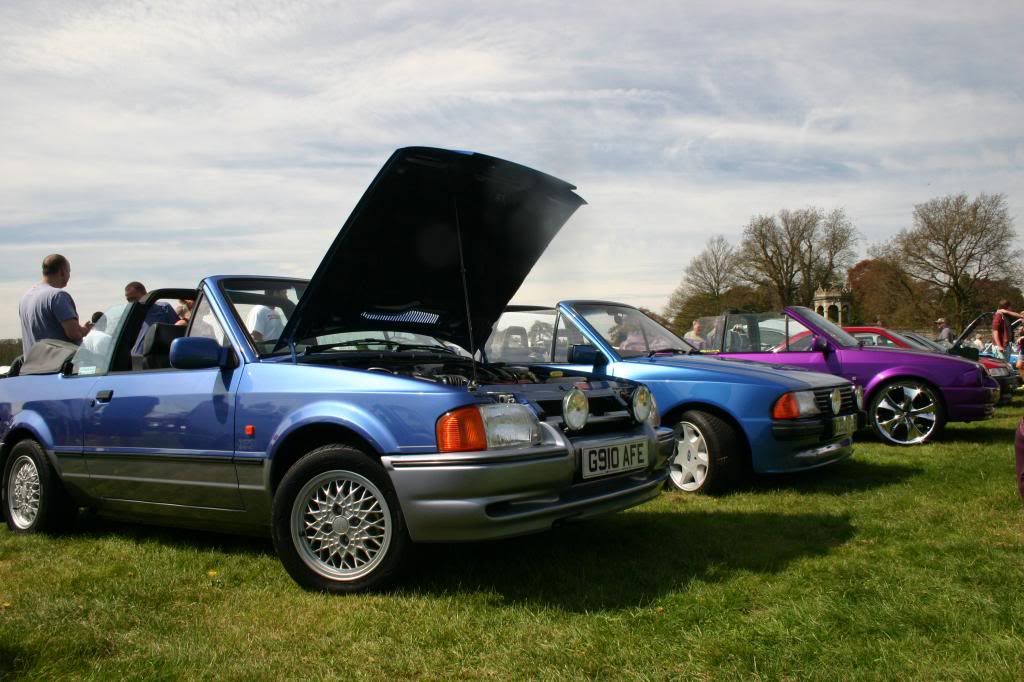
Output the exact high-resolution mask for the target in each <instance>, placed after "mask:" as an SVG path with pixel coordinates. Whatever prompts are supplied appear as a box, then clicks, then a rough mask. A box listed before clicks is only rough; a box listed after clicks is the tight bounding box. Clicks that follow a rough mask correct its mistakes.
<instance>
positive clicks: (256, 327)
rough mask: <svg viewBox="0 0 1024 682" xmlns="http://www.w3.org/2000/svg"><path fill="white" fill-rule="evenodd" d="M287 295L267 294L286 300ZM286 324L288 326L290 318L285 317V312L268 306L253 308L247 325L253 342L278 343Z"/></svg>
mask: <svg viewBox="0 0 1024 682" xmlns="http://www.w3.org/2000/svg"><path fill="white" fill-rule="evenodd" d="M285 293H286V292H284V291H267V294H268V295H269V296H271V297H274V298H284V297H285ZM286 324H288V318H286V317H285V316H284V312H283V311H282V310H281V309H280V308H278V307H277V306H273V307H271V306H266V305H257V306H253V308H252V310H250V311H249V318H248V319H247V320H246V323H245V325H246V326H247V327H248V328H249V333H250V334H252V340H253V341H255V342H256V343H259V342H260V341H276V340H277V339H279V338H281V334H282V333H283V332H284V326H285V325H286Z"/></svg>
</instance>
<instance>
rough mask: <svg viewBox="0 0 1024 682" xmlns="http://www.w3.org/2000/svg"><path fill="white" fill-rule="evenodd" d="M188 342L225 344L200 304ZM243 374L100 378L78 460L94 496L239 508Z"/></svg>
mask: <svg viewBox="0 0 1024 682" xmlns="http://www.w3.org/2000/svg"><path fill="white" fill-rule="evenodd" d="M188 335H190V336H211V337H213V338H216V339H217V340H218V342H219V343H221V344H222V345H225V346H226V347H229V346H230V344H231V341H230V339H229V337H228V336H227V335H226V334H225V333H224V325H223V321H222V320H220V319H219V318H218V315H217V313H216V311H215V310H214V309H213V308H212V307H211V306H210V304H209V301H208V299H206V298H201V299H200V300H199V301H198V302H197V304H196V306H195V311H194V313H193V315H192V324H191V326H190V327H189V330H188ZM154 364H157V363H154ZM160 364H164V363H160ZM241 371H242V370H241V366H239V367H237V368H209V369H190V370H178V369H173V368H168V369H142V370H133V371H123V372H111V373H108V374H106V375H105V376H102V377H100V378H98V379H97V381H96V383H95V384H94V386H93V391H94V393H93V395H92V397H91V402H90V404H89V405H88V406H87V408H86V417H85V420H84V442H85V447H84V455H85V459H86V463H87V466H88V469H89V476H90V478H91V479H92V489H93V491H94V494H95V495H97V496H99V497H102V498H105V499H109V500H125V501H133V502H148V503H158V504H168V505H183V506H188V507H203V508H210V509H241V508H242V504H241V497H240V494H239V490H238V478H237V476H236V474H235V468H234V463H233V455H234V428H235V425H234V421H235V391H236V387H237V384H238V382H239V379H240V376H241Z"/></svg>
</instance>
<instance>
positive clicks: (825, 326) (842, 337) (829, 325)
mask: <svg viewBox="0 0 1024 682" xmlns="http://www.w3.org/2000/svg"><path fill="white" fill-rule="evenodd" d="M792 309H793V311H794V312H796V313H797V314H798V315H800V317H802V318H804V319H805V320H807V321H808V322H809V323H811V324H812V325H814V326H815V327H817V328H818V329H820V330H821V331H822V332H824V333H825V334H826V335H828V337H829V338H830V339H832V341H834V342H835V343H837V344H839V345H840V346H845V347H847V348H854V347H856V346H859V345H860V344H859V343H858V341H857V339H855V338H853V337H852V336H850V334H849V333H847V332H846V331H844V330H843V328H842V327H840V326H838V325H836V324H834V323H833V322H829V321H828V320H826V319H825V318H824V317H822V316H821V315H819V314H818V313H816V312H814V311H813V310H811V309H810V308H805V307H804V306H794V307H793V308H792Z"/></svg>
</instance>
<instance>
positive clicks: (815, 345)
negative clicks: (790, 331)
mask: <svg viewBox="0 0 1024 682" xmlns="http://www.w3.org/2000/svg"><path fill="white" fill-rule="evenodd" d="M827 350H828V341H826V340H825V339H824V338H822V337H820V336H818V335H817V334H815V335H814V338H813V339H811V351H813V352H815V353H824V352H825V351H827Z"/></svg>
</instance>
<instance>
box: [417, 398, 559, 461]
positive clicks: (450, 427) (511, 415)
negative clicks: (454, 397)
mask: <svg viewBox="0 0 1024 682" xmlns="http://www.w3.org/2000/svg"><path fill="white" fill-rule="evenodd" d="M436 430H437V449H438V451H439V452H468V451H474V450H486V449H500V448H511V447H517V446H523V445H536V444H537V443H540V421H538V420H537V415H535V414H534V413H533V411H532V410H531V409H530V408H528V407H527V406H525V405H516V404H506V403H494V404H488V405H467V406H466V407H460V408H459V409H457V410H452V411H451V412H446V413H444V414H443V415H441V418H440V419H438V420H437V427H436Z"/></svg>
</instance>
